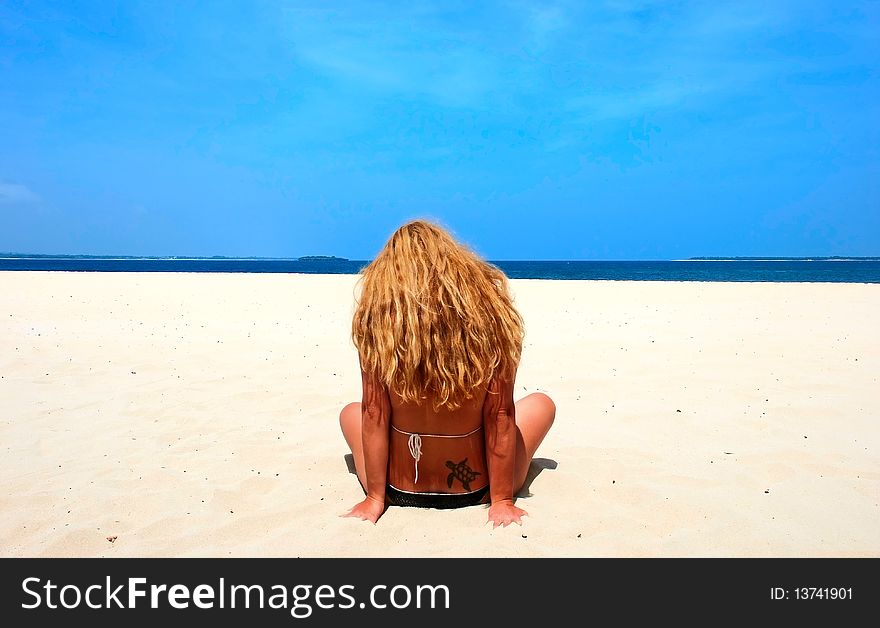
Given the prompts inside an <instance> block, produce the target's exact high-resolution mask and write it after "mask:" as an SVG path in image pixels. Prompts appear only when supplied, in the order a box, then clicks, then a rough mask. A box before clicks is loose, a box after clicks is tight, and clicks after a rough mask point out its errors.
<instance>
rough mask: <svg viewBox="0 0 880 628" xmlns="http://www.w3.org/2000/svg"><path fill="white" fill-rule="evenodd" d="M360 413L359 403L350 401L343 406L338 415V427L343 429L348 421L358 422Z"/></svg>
mask: <svg viewBox="0 0 880 628" xmlns="http://www.w3.org/2000/svg"><path fill="white" fill-rule="evenodd" d="M360 412H361V403H360V401H352V402H351V403H348V404H346V405H345V407H344V408H342V411H341V412H340V413H339V425H341V426H342V427H343V428H344V427H345V424H346V423H348V422H349V421H352V420H353V419H354V418H357V419H358V420H360Z"/></svg>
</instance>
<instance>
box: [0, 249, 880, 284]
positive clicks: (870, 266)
mask: <svg viewBox="0 0 880 628" xmlns="http://www.w3.org/2000/svg"><path fill="white" fill-rule="evenodd" d="M490 262H491V263H492V264H494V265H496V266H498V268H500V269H501V270H503V271H504V272H505V274H507V276H508V277H510V278H511V279H560V280H567V279H591V280H606V281H760V282H767V281H783V282H832V283H880V261H878V260H811V261H807V260H772V261H766V260H731V261H703V260H681V261H582V260H572V261H565V260H559V261H552V260H547V261H522V260H520V261H516V260H501V261H495V260H490ZM368 263H369V261H366V260H342V259H317V260H299V259H254V258H250V259H233V258H118V257H117V258H112V257H74V256H71V257H43V256H38V257H4V258H0V271H17V270H54V271H78V272H184V273H306V274H343V275H353V274H357V273H358V272H359V271H360V269H361V268H363V267H364V266H365V265H366V264H368Z"/></svg>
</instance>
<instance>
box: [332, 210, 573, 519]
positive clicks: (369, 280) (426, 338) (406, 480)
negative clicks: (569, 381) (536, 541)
mask: <svg viewBox="0 0 880 628" xmlns="http://www.w3.org/2000/svg"><path fill="white" fill-rule="evenodd" d="M358 283H359V284H362V291H361V296H360V299H359V300H358V303H357V307H356V309H355V313H354V318H353V321H352V340H353V341H354V344H355V346H356V347H357V349H358V356H359V360H360V366H361V381H362V386H363V396H362V400H361V402H360V403H358V402H354V403H350V404H348V405H346V406H345V408H343V410H342V412H341V414H340V417H339V421H340V424H341V426H342V433H343V435H344V436H345V440H346V442H347V443H348V446H349V447H350V448H351V452H352V455H353V457H354V465H355V470H356V471H357V476H358V479H359V480H360V483H361V486H362V487H363V488H364V492H365V493H366V497H365V498H364V500H363V501H361V502H360V503H358V504H357V505H355V506H354V507H353V508H351V510H349V511H348V512H347V513H345V515H343V516H349V517H358V518H361V519H365V520H369V521H372V522H373V523H376V521H377V520H378V519H379V517H381V516H382V513H383V512H385V508H386V507H387V506H389V505H406V506H423V507H433V508H455V507H461V506H469V505H473V504H478V503H485V502H486V501H488V502H489V503H490V506H489V521H491V522H492V524H493V527H497V526H499V525H502V526H506V525H508V524H510V523H519V524H521V523H522V522H521V517H522V516H523V515H525V514H527V513H526V512H525V511H524V510H522V509H521V508H518V507H517V506H515V505H514V503H513V496H514V495H515V494H516V493H517V492H518V491H519V490H520V488H521V487H522V485H523V483H524V482H525V479H526V473H527V472H528V469H529V464H530V463H531V460H532V456H534V454H535V450H536V449H537V448H538V445H540V444H541V441H542V440H543V439H544V436H545V435H546V434H547V431H548V430H549V429H550V426H551V425H552V424H553V419H554V417H555V414H556V407H555V405H554V403H553V401H552V400H551V399H550V397H548V396H547V395H545V394H543V393H532V394H531V395H528V396H526V397H524V398H523V399H520V400H519V401H517V402H516V403H514V399H513V385H514V381H515V379H516V370H517V367H518V366H519V360H520V356H521V354H522V342H523V335H524V330H523V320H522V317H521V316H520V315H519V313H518V312H517V310H516V309H515V308H514V306H513V302H512V299H511V296H510V291H509V286H508V281H507V277H506V276H505V275H504V273H503V272H501V271H500V270H499V269H498V268H496V267H495V266H493V265H491V264H489V263H487V262H485V261H483V260H482V259H480V258H479V257H478V256H477V255H476V254H475V253H473V252H472V251H471V250H469V249H468V248H466V247H465V246H463V245H461V244H459V243H458V242H456V241H455V240H454V239H453V237H452V236H451V235H450V234H449V233H448V232H446V231H445V230H444V229H442V228H441V227H439V226H438V225H436V224H432V223H430V222H427V221H423V220H415V221H412V222H409V223H407V224H405V225H403V226H402V227H400V228H399V229H398V230H397V231H395V232H394V234H393V235H392V236H391V238H390V239H389V240H388V242H387V243H386V245H385V247H384V248H383V249H382V250H381V251H380V252H379V254H378V255H377V256H376V259H375V260H373V261H372V262H371V263H370V264H369V265H368V266H367V267H366V268H364V269H363V271H362V277H361V278H360V279H359V280H358Z"/></svg>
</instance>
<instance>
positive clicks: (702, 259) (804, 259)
mask: <svg viewBox="0 0 880 628" xmlns="http://www.w3.org/2000/svg"><path fill="white" fill-rule="evenodd" d="M670 261H672V262H878V261H880V257H844V256H840V255H830V256H815V257H688V258H686V259H674V260H670Z"/></svg>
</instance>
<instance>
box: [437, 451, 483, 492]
mask: <svg viewBox="0 0 880 628" xmlns="http://www.w3.org/2000/svg"><path fill="white" fill-rule="evenodd" d="M446 466H447V467H449V468H450V469H452V473H450V474H449V477H447V478H446V486H448V487H449V488H452V482H453V480H456V479H457V480H458V481H459V482H461V485H462V486H464V490H466V491H469V490H471V480H473V479H474V478H476V477H477V476H478V475H481V474H480V472H479V471H474V470H473V469H471V468H470V467H469V466H468V465H467V458H465V459H464V460H462V461H461V462H459V463H455V462H452V460H447V461H446Z"/></svg>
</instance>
